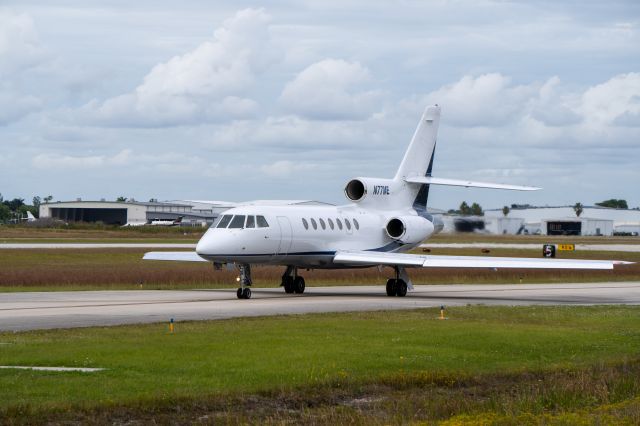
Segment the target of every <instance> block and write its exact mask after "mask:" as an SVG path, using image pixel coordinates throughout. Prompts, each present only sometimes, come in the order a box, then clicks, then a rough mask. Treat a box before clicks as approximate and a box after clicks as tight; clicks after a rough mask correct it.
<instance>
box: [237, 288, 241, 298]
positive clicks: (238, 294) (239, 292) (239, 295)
mask: <svg viewBox="0 0 640 426" xmlns="http://www.w3.org/2000/svg"><path fill="white" fill-rule="evenodd" d="M236 296H238V299H242V289H241V288H239V289H238V291H236Z"/></svg>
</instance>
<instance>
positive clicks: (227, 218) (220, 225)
mask: <svg viewBox="0 0 640 426" xmlns="http://www.w3.org/2000/svg"><path fill="white" fill-rule="evenodd" d="M232 217H233V216H232V215H230V214H225V215H224V216H222V219H220V222H218V226H216V228H226V227H227V225H228V224H229V222H231V218H232Z"/></svg>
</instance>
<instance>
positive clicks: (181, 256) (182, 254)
mask: <svg viewBox="0 0 640 426" xmlns="http://www.w3.org/2000/svg"><path fill="white" fill-rule="evenodd" d="M142 259H143V260H173V261H178V262H208V261H207V260H206V259H203V258H201V257H200V256H198V253H196V252H195V251H150V252H148V253H145V254H144V257H143V258H142Z"/></svg>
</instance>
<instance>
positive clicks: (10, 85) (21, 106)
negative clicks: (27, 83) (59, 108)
mask: <svg viewBox="0 0 640 426" xmlns="http://www.w3.org/2000/svg"><path fill="white" fill-rule="evenodd" d="M44 57H45V56H44V51H43V49H42V47H41V46H40V41H39V38H38V32H37V31H36V26H35V24H34V22H33V20H32V19H31V17H30V16H29V15H28V14H24V13H22V14H15V13H12V12H11V11H9V10H6V9H0V126H3V125H7V124H9V123H11V122H14V121H17V120H19V119H21V118H22V117H24V116H25V115H27V114H29V113H31V112H34V111H36V110H38V109H40V108H41V107H42V100H41V99H40V98H39V97H37V96H34V95H30V94H28V93H25V92H24V90H21V89H20V87H19V85H18V81H19V80H20V79H21V78H22V75H21V74H23V73H24V72H25V71H27V70H28V69H30V68H32V67H35V66H37V65H39V64H40V63H42V61H43V60H44Z"/></svg>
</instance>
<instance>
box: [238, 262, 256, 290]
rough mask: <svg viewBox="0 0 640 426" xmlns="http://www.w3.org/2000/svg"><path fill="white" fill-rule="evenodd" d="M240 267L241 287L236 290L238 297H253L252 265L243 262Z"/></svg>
mask: <svg viewBox="0 0 640 426" xmlns="http://www.w3.org/2000/svg"><path fill="white" fill-rule="evenodd" d="M238 268H239V269H240V288H239V289H238V291H237V292H236V295H237V296H238V299H251V289H250V288H249V287H250V286H251V284H252V281H251V265H249V264H248V263H241V264H240V265H238Z"/></svg>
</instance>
